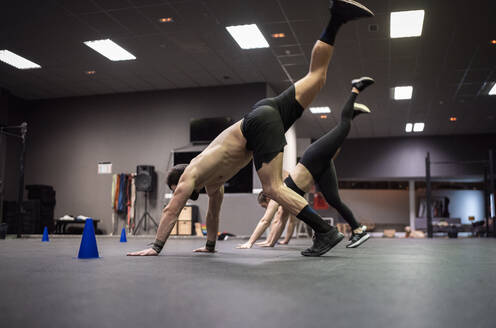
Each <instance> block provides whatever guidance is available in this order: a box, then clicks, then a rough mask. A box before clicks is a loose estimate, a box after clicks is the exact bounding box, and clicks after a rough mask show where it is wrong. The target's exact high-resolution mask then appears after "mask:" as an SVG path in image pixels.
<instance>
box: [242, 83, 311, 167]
mask: <svg viewBox="0 0 496 328" xmlns="http://www.w3.org/2000/svg"><path fill="white" fill-rule="evenodd" d="M303 110H304V108H303V107H302V106H301V105H300V103H298V101H296V98H295V88H294V86H291V87H289V88H288V89H287V90H286V91H284V92H283V93H281V94H280V95H278V96H277V97H274V98H265V99H262V100H260V101H259V102H257V103H256V104H255V105H254V106H253V110H252V111H251V112H249V113H248V114H246V115H245V116H244V118H243V122H242V123H241V132H242V133H243V136H244V137H245V138H246V149H248V150H251V151H253V161H254V162H255V169H256V170H257V171H258V170H259V169H260V168H261V167H262V164H263V163H269V162H270V161H271V160H273V159H274V157H276V156H277V155H278V154H279V153H280V152H282V151H283V149H284V146H286V138H285V137H284V133H286V131H288V129H289V128H290V127H291V125H293V123H294V122H295V121H296V120H297V119H298V118H299V117H300V116H301V114H303Z"/></svg>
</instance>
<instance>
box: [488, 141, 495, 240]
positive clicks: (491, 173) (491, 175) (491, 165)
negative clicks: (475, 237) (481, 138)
mask: <svg viewBox="0 0 496 328" xmlns="http://www.w3.org/2000/svg"><path fill="white" fill-rule="evenodd" d="M494 201H495V200H494V157H493V150H492V149H489V204H490V205H489V206H490V207H491V208H490V211H489V212H490V215H491V217H492V219H493V237H496V222H495V221H496V215H495V213H494V212H495V211H494V207H495V204H494Z"/></svg>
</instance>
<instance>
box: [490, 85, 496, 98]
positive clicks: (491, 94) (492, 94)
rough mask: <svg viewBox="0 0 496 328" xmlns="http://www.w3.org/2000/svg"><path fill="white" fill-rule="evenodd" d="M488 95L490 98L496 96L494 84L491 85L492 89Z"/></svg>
mask: <svg viewBox="0 0 496 328" xmlns="http://www.w3.org/2000/svg"><path fill="white" fill-rule="evenodd" d="M489 95H490V96H496V82H495V83H494V84H493V87H492V88H491V90H489Z"/></svg>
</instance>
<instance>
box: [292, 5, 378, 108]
mask: <svg viewBox="0 0 496 328" xmlns="http://www.w3.org/2000/svg"><path fill="white" fill-rule="evenodd" d="M329 9H330V12H331V18H330V20H329V24H328V25H327V27H326V28H325V29H324V31H323V32H322V35H321V36H320V39H319V40H318V41H317V42H316V43H315V45H314V47H313V49H312V57H311V59H310V68H309V71H308V73H307V75H306V76H305V77H303V78H302V79H300V80H298V81H297V82H296V83H295V94H296V100H297V101H298V102H299V103H300V105H301V106H303V108H307V107H308V106H309V105H310V104H311V103H312V101H313V100H314V99H315V97H316V96H317V94H318V93H319V92H320V90H321V89H322V87H323V86H324V84H325V81H326V77H327V69H328V67H329V63H330V61H331V58H332V54H333V52H334V44H335V40H336V36H337V33H338V31H339V29H340V27H341V26H342V25H343V24H346V23H347V22H349V21H351V20H355V19H359V18H364V17H372V16H374V14H373V13H372V12H371V11H370V10H369V9H367V8H366V7H365V6H363V5H361V4H359V3H357V2H355V1H349V0H346V1H340V0H334V1H330V8H329Z"/></svg>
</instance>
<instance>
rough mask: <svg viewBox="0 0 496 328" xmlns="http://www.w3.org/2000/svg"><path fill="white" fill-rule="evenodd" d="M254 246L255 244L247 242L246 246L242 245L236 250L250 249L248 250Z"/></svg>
mask: <svg viewBox="0 0 496 328" xmlns="http://www.w3.org/2000/svg"><path fill="white" fill-rule="evenodd" d="M252 246H253V244H251V243H248V242H246V243H244V244H240V245H238V246H236V248H239V249H248V248H251V247H252Z"/></svg>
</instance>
